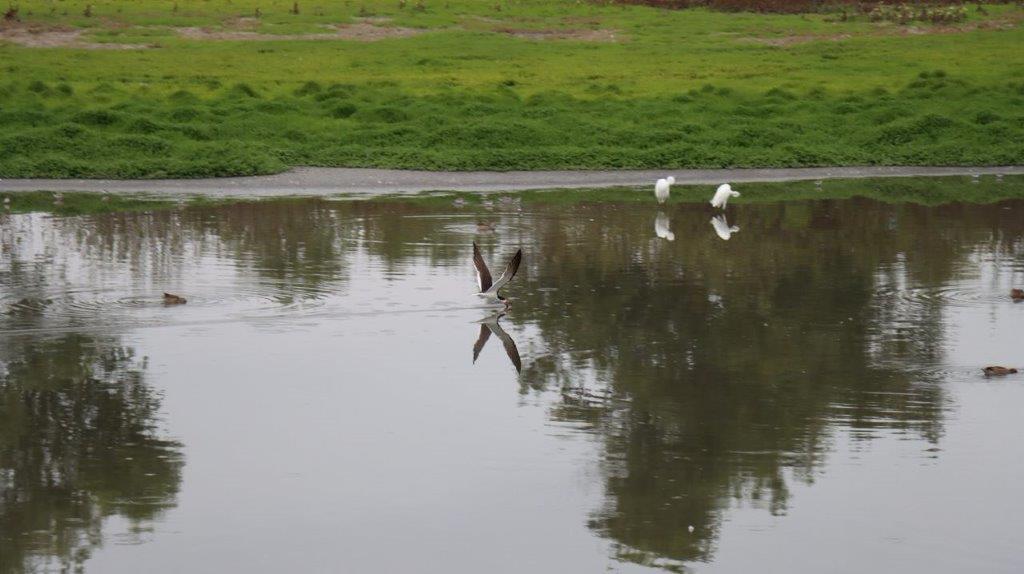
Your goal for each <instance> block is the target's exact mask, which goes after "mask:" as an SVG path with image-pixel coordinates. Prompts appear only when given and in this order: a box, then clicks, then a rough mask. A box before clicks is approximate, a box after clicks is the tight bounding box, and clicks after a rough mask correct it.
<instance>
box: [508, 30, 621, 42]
mask: <svg viewBox="0 0 1024 574" xmlns="http://www.w3.org/2000/svg"><path fill="white" fill-rule="evenodd" d="M494 31H495V32H497V33H499V34H505V35H508V36H514V37H516V38H523V39H526V40H575V41H578V42H620V41H622V40H623V39H625V34H621V33H619V31H617V30H609V29H607V28H599V29H597V30H526V29H516V28H495V29H494Z"/></svg>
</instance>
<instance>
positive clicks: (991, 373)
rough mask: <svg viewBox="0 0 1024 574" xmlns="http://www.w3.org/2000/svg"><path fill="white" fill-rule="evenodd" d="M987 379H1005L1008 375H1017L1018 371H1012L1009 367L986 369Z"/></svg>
mask: <svg viewBox="0 0 1024 574" xmlns="http://www.w3.org/2000/svg"><path fill="white" fill-rule="evenodd" d="M983 370H984V371H985V376H986V377H1004V376H1006V375H1014V374H1016V373H1017V369H1010V368H1007V367H985V368H984V369H983Z"/></svg>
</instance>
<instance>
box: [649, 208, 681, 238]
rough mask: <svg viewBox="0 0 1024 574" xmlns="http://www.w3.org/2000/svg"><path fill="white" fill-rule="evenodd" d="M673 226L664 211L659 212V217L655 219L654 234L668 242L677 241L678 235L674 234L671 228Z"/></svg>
mask: <svg viewBox="0 0 1024 574" xmlns="http://www.w3.org/2000/svg"><path fill="white" fill-rule="evenodd" d="M671 224H672V222H671V221H669V219H668V216H667V215H665V212H664V211H659V212H658V215H657V216H656V217H655V218H654V234H655V235H657V236H658V237H659V238H660V239H666V240H668V241H675V240H676V234H675V233H672V230H671V229H669V226H670V225H671Z"/></svg>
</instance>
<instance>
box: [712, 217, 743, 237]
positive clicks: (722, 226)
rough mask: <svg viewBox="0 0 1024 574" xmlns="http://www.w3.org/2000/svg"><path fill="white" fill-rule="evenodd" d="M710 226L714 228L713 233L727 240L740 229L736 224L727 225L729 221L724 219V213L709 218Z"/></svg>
mask: <svg viewBox="0 0 1024 574" xmlns="http://www.w3.org/2000/svg"><path fill="white" fill-rule="evenodd" d="M711 227H714V228H715V233H717V234H718V236H719V237H721V238H722V239H724V240H726V241H729V238H730V237H732V234H733V233H736V232H737V231H739V230H740V227H739V226H738V225H733V226H732V227H729V221H728V220H726V219H725V215H718V216H715V217H712V218H711Z"/></svg>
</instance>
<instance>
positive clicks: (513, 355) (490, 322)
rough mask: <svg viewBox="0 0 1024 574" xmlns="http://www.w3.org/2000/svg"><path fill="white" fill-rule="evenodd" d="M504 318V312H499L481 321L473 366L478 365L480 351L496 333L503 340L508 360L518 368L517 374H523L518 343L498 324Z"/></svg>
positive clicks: (474, 349) (475, 344)
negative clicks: (477, 359) (492, 334)
mask: <svg viewBox="0 0 1024 574" xmlns="http://www.w3.org/2000/svg"><path fill="white" fill-rule="evenodd" d="M504 316H505V312H504V311H498V312H497V313H495V314H493V315H491V316H490V317H487V318H485V319H483V320H481V321H480V336H479V337H477V339H476V343H474V344H473V364H474V365H475V364H476V358H477V357H479V356H480V351H482V350H483V348H484V345H486V344H487V340H488V339H490V338H491V333H494V334H495V335H497V336H498V338H499V339H501V344H502V345H504V346H505V354H506V355H508V360H509V361H512V366H514V367H515V368H516V372H517V373H521V372H523V362H522V361H521V360H520V359H519V349H517V348H516V342H515V341H513V340H512V337H511V336H509V334H508V333H506V332H505V329H502V328H501V325H499V324H498V320H499V319H501V318H502V317H504Z"/></svg>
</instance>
